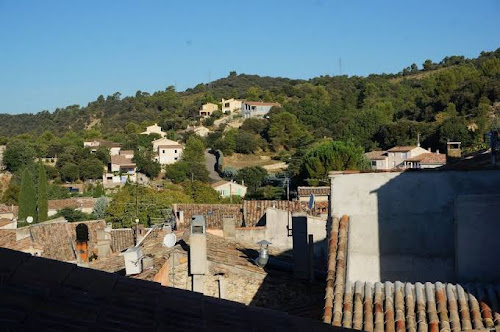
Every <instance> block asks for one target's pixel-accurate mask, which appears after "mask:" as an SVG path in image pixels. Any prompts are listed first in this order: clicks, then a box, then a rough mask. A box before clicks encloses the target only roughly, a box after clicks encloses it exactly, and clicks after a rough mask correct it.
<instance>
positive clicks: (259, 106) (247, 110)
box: [241, 101, 281, 119]
mask: <svg viewBox="0 0 500 332" xmlns="http://www.w3.org/2000/svg"><path fill="white" fill-rule="evenodd" d="M273 106H278V107H279V106H281V105H280V104H278V103H264V102H260V101H244V102H242V103H241V110H242V112H243V116H244V118H245V119H248V118H255V117H261V118H262V117H264V116H265V115H266V114H267V113H269V111H270V110H271V108H272V107H273Z"/></svg>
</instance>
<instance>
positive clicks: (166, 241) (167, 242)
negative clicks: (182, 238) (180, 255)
mask: <svg viewBox="0 0 500 332" xmlns="http://www.w3.org/2000/svg"><path fill="white" fill-rule="evenodd" d="M176 243H177V236H175V234H174V233H169V234H167V235H165V237H164V238H163V246H164V247H167V248H172V247H173V246H175V244H176Z"/></svg>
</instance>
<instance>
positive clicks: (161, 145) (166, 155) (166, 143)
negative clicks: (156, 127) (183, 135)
mask: <svg viewBox="0 0 500 332" xmlns="http://www.w3.org/2000/svg"><path fill="white" fill-rule="evenodd" d="M151 144H153V151H154V152H155V153H156V157H155V160H156V161H157V162H159V163H160V164H161V165H169V164H173V163H176V162H177V161H178V160H180V159H181V156H182V151H183V150H184V147H183V146H182V144H180V143H179V142H176V141H172V140H170V139H168V138H160V139H157V140H154V141H153V142H151Z"/></svg>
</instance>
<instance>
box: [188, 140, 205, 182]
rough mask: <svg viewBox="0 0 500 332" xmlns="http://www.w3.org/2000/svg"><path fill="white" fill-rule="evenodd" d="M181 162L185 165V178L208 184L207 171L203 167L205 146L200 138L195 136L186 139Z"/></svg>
mask: <svg viewBox="0 0 500 332" xmlns="http://www.w3.org/2000/svg"><path fill="white" fill-rule="evenodd" d="M181 161H182V162H184V163H185V165H186V173H187V174H186V176H187V177H188V178H191V177H193V178H194V179H195V180H200V181H202V182H208V180H209V176H208V170H207V168H206V165H205V145H204V144H203V141H202V140H201V139H200V138H198V137H196V136H191V137H189V138H188V140H187V142H186V146H185V148H184V151H183V152H182V157H181Z"/></svg>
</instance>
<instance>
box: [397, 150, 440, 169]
mask: <svg viewBox="0 0 500 332" xmlns="http://www.w3.org/2000/svg"><path fill="white" fill-rule="evenodd" d="M429 150H430V149H429ZM404 164H405V168H407V169H408V168H417V169H425V168H436V167H441V166H444V165H446V155H445V154H444V153H439V150H438V151H436V152H428V153H422V154H420V155H418V156H416V157H413V158H410V159H406V160H405V162H404Z"/></svg>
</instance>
